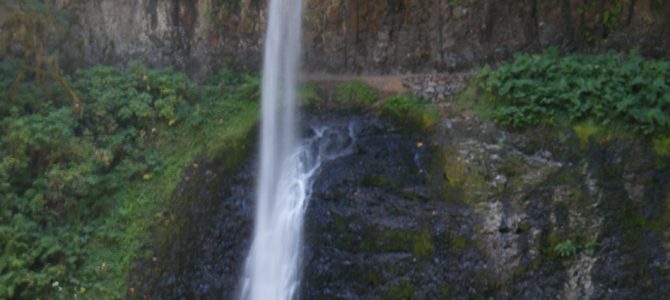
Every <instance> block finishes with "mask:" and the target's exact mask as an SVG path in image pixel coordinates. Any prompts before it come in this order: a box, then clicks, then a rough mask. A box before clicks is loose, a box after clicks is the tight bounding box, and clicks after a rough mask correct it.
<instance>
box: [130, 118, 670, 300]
mask: <svg viewBox="0 0 670 300" xmlns="http://www.w3.org/2000/svg"><path fill="white" fill-rule="evenodd" d="M350 121H351V122H354V123H355V124H356V125H355V126H354V128H355V132H356V147H355V150H354V152H353V153H351V154H350V155H347V156H344V157H340V158H338V159H335V160H332V161H328V162H327V163H325V164H324V165H323V166H322V169H321V172H320V173H319V174H318V175H317V178H316V181H315V184H314V187H313V195H312V199H311V202H310V205H309V208H308V212H307V216H306V221H305V243H306V245H305V253H304V271H303V273H304V276H303V277H304V282H303V284H302V287H301V291H302V298H304V299H471V298H476V299H630V298H639V299H667V298H669V297H670V259H669V254H670V229H669V228H670V227H669V226H670V210H669V209H670V207H668V206H669V205H670V186H669V184H670V170H669V169H667V168H666V167H663V166H667V165H668V164H667V159H665V162H666V163H663V161H664V159H663V158H660V157H657V156H656V155H655V154H654V153H653V152H651V150H650V149H649V147H648V146H646V145H644V143H640V142H635V141H630V140H625V139H621V140H616V139H614V140H597V139H592V140H590V141H589V142H588V143H587V144H585V145H582V144H581V143H580V142H579V138H578V137H577V136H576V135H575V134H574V133H573V132H571V130H570V129H543V130H540V129H537V130H530V131H527V132H511V131H506V130H503V129H500V128H497V127H496V126H493V125H491V124H485V123H482V122H480V121H478V120H477V118H476V117H474V116H469V117H468V116H462V115H458V116H456V117H454V118H451V119H450V120H448V122H449V124H450V126H448V127H447V126H445V127H443V128H441V129H438V130H436V131H435V132H433V133H431V136H430V137H426V136H421V135H414V136H412V135H407V134H406V131H404V130H400V129H399V128H396V127H395V126H394V125H393V124H391V123H389V122H387V121H384V120H381V119H378V118H377V117H375V116H371V115H366V116H360V117H352V116H347V115H338V114H330V115H317V116H309V117H307V123H311V124H346V123H347V122H350ZM446 122H447V121H445V124H446ZM305 132H306V133H308V132H309V130H305ZM428 141H430V142H428ZM216 164H217V162H216V161H214V162H209V163H207V162H203V163H201V164H200V165H201V167H200V169H199V170H197V171H196V170H187V171H186V172H187V173H188V172H195V173H194V174H192V175H190V176H191V177H192V178H193V179H192V180H191V181H189V182H188V183H183V184H182V186H180V188H179V193H178V195H177V196H176V198H177V199H179V197H186V198H188V199H191V200H192V202H188V203H193V204H192V205H187V206H180V207H178V208H179V211H176V212H175V214H177V215H183V216H184V220H189V221H188V222H186V223H183V224H185V225H186V226H185V227H183V228H182V229H181V230H180V231H179V232H180V234H175V235H173V236H170V237H169V238H168V239H166V240H163V242H164V244H163V247H162V248H160V249H162V250H161V251H162V252H160V254H159V255H158V256H159V257H158V259H159V261H161V262H163V264H161V266H160V267H152V265H151V264H149V263H142V262H140V263H138V269H139V270H144V271H143V272H138V274H144V275H143V276H139V278H137V280H136V281H135V282H137V283H138V284H136V285H135V286H137V287H138V288H137V290H138V291H140V292H142V294H143V295H149V296H151V297H152V298H156V299H158V298H160V299H180V298H182V299H191V298H200V299H222V298H223V299H229V298H231V297H233V296H234V293H235V289H236V287H237V284H238V280H239V279H238V278H239V276H240V270H241V268H242V264H243V261H244V258H245V256H246V250H247V248H248V246H249V238H250V234H251V228H252V216H253V204H252V196H253V191H252V187H253V174H254V170H255V167H254V165H253V162H252V161H247V162H246V163H244V164H243V165H242V166H241V167H239V168H237V169H235V170H234V171H231V172H229V173H222V172H220V171H217V170H216ZM205 170H213V171H211V172H213V173H214V174H216V176H215V177H212V176H211V175H207V172H206V171H205ZM198 172H201V173H202V174H201V175H198V174H199V173H198ZM207 178H211V179H207ZM208 180H209V181H208ZM203 199H209V200H203ZM166 262H167V263H166ZM140 287H141V288H140Z"/></svg>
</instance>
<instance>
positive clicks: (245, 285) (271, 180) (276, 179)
mask: <svg viewBox="0 0 670 300" xmlns="http://www.w3.org/2000/svg"><path fill="white" fill-rule="evenodd" d="M301 23H302V1H301V0H270V7H269V19H268V28H267V36H266V41H265V54H264V55H265V56H264V61H263V64H264V66H263V82H262V85H263V90H262V98H263V99H262V120H261V153H260V164H261V167H260V175H259V178H258V186H257V195H256V197H257V199H256V201H257V202H256V205H257V207H256V219H255V220H256V221H255V222H256V223H255V227H254V238H253V242H252V245H251V249H250V250H249V256H248V257H247V261H246V266H245V271H244V277H243V279H242V287H241V294H240V299H243V300H274V299H286V300H289V299H295V298H296V296H297V295H296V293H297V290H298V286H299V283H300V278H299V277H300V274H299V273H300V256H301V244H302V227H303V217H304V214H305V211H306V209H307V200H309V196H310V191H311V185H312V180H311V179H312V177H313V175H314V173H315V172H316V171H317V170H318V168H319V166H320V165H321V162H322V160H323V159H327V158H331V157H328V156H333V155H331V154H328V153H325V152H324V151H322V150H323V149H322V146H320V145H321V144H323V141H322V140H323V138H324V137H325V136H326V135H324V133H325V132H326V131H327V130H326V129H322V130H316V134H315V135H314V136H313V137H312V138H310V139H308V140H307V141H306V142H305V143H303V144H302V145H301V146H299V147H298V145H297V143H296V140H297V123H298V115H297V112H296V110H297V108H296V104H295V98H296V72H297V69H298V58H299V54H300V43H301V40H300V36H301V34H302V28H301V26H302V24H301ZM326 144H328V143H326ZM336 148H337V147H336ZM315 150H316V151H315ZM326 152H328V151H326ZM340 152H342V151H340Z"/></svg>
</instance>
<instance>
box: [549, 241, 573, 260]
mask: <svg viewBox="0 0 670 300" xmlns="http://www.w3.org/2000/svg"><path fill="white" fill-rule="evenodd" d="M554 253H556V255H558V256H560V257H571V256H574V255H575V254H577V246H575V244H573V243H572V241H571V240H566V241H563V242H561V243H559V244H557V245H556V246H555V247H554Z"/></svg>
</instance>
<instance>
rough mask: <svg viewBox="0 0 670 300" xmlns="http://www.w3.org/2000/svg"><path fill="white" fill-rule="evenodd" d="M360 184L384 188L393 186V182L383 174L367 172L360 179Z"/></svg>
mask: <svg viewBox="0 0 670 300" xmlns="http://www.w3.org/2000/svg"><path fill="white" fill-rule="evenodd" d="M360 185H361V186H365V187H381V188H385V187H392V186H394V185H395V182H394V181H392V180H391V179H389V178H387V177H384V176H378V175H373V174H368V175H367V176H365V177H363V178H362V179H361V180H360Z"/></svg>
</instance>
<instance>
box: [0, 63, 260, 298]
mask: <svg viewBox="0 0 670 300" xmlns="http://www.w3.org/2000/svg"><path fill="white" fill-rule="evenodd" d="M17 70H18V62H17V61H16V60H11V59H5V60H2V61H0V88H1V91H0V249H2V253H1V254H0V298H2V299H5V298H9V299H15V298H21V299H36V298H48V299H72V296H71V295H72V293H73V292H74V293H75V294H76V293H79V294H81V293H83V291H86V290H88V291H89V292H90V291H91V289H92V288H94V287H97V290H98V291H101V290H102V288H101V287H100V282H99V281H100V280H101V279H100V278H101V277H104V276H105V274H110V275H108V276H114V277H115V278H114V279H112V281H114V280H115V281H116V282H122V281H124V278H123V273H122V272H124V269H126V268H127V265H128V264H129V263H130V261H129V258H130V257H131V255H132V253H133V251H135V248H134V247H136V244H134V243H135V240H133V239H136V238H139V237H140V236H139V234H140V232H144V230H143V229H144V228H135V229H132V230H135V231H131V229H128V227H133V226H134V225H133V226H131V225H130V224H134V223H136V222H150V220H151V218H147V219H148V220H144V219H142V218H136V219H127V218H126V216H128V215H132V214H135V213H137V212H136V211H137V210H146V209H149V208H148V207H149V206H148V204H147V202H146V201H147V200H146V199H147V198H150V197H153V196H152V195H149V194H146V193H144V192H142V193H141V194H139V195H136V196H135V197H132V198H131V197H128V195H135V192H133V191H132V188H133V187H134V188H136V189H137V190H141V189H142V188H143V187H144V183H145V182H146V181H149V180H151V178H153V177H160V175H162V174H164V173H166V174H170V176H169V177H168V178H169V182H162V183H160V184H159V186H158V187H154V189H156V190H159V189H160V190H169V187H170V186H174V185H175V184H176V180H178V179H179V176H178V174H179V172H180V170H181V169H182V168H183V167H184V164H185V163H187V162H188V161H189V160H191V159H193V158H194V156H195V155H199V154H201V152H202V151H203V150H206V147H207V146H208V145H216V144H215V143H218V144H221V142H220V141H224V140H226V138H228V137H229V136H231V135H232V134H237V133H238V132H243V131H244V129H240V128H242V127H244V128H247V127H248V128H250V127H251V126H252V125H253V122H254V121H255V120H256V119H255V116H256V108H257V105H256V103H257V102H255V101H248V100H247V99H255V98H256V97H257V96H258V93H259V92H258V78H257V77H253V76H240V75H237V77H235V78H233V77H234V76H233V75H231V74H225V76H227V77H226V78H227V79H226V80H222V82H221V83H219V84H217V85H206V86H203V87H200V88H196V86H195V85H194V84H193V83H192V82H191V81H190V80H189V79H188V78H187V77H186V76H185V75H184V74H181V73H178V72H174V71H173V70H170V69H163V70H151V69H147V68H146V67H144V66H143V65H141V64H138V63H133V64H131V65H130V66H129V67H128V68H126V69H118V68H115V67H105V66H102V67H95V68H91V69H86V70H79V71H77V72H76V73H75V74H74V75H73V76H72V77H69V78H68V81H69V82H71V83H72V87H73V88H74V90H75V92H76V93H77V95H78V97H79V98H80V99H81V104H82V105H83V114H79V113H77V112H75V110H74V108H73V107H72V105H71V101H70V99H69V94H68V91H65V90H64V88H63V87H62V85H61V84H59V83H58V82H56V81H53V82H52V81H41V82H40V81H34V80H33V79H32V78H26V79H23V80H21V81H20V82H18V85H15V86H16V87H17V88H16V89H15V90H14V91H12V95H11V97H10V95H9V89H8V87H9V86H10V85H12V84H15V83H16V82H15V78H16V72H17ZM10 98H11V99H10ZM250 112H251V113H250ZM247 116H248V117H247ZM242 117H244V118H246V119H245V121H244V122H241V120H240V119H239V118H242ZM247 119H249V120H247ZM232 121H235V122H236V123H233V122H232ZM226 127H229V128H230V131H224V130H222V128H226ZM238 129H239V130H238ZM233 131H234V132H233ZM195 143H197V144H195ZM194 144H195V145H194ZM154 175H155V176H154ZM137 183H139V184H137ZM158 197H160V196H156V197H155V198H156V199H154V198H152V199H154V200H156V201H157V200H158V199H157V198H158ZM140 198H141V199H144V200H143V201H144V203H142V204H140V203H138V202H139V201H140V200H139V199H140ZM165 198H167V197H165ZM138 207H139V208H138ZM137 214H139V213H137ZM142 224H144V223H142ZM138 226H139V225H138ZM101 245H104V246H101ZM118 245H123V246H118ZM124 247H125V248H124ZM110 248H111V249H115V250H114V251H118V253H117V254H114V255H112V257H111V258H109V259H107V260H105V261H103V262H102V263H103V264H104V265H105V266H108V265H113V268H112V267H109V268H110V270H106V269H107V267H104V269H105V271H104V272H101V267H100V264H98V262H95V260H93V259H92V257H100V256H103V255H102V254H101V253H109V252H110V250H109V249H110ZM110 255H111V254H110ZM96 264H97V265H96ZM92 265H93V266H94V267H92ZM103 273H105V274H103ZM110 293H112V294H110ZM123 293H124V289H123V288H119V290H117V291H115V292H114V291H109V290H108V291H107V292H99V294H96V295H97V296H101V297H103V298H114V297H113V296H111V295H116V294H119V295H123ZM90 297H93V298H99V297H95V296H90Z"/></svg>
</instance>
